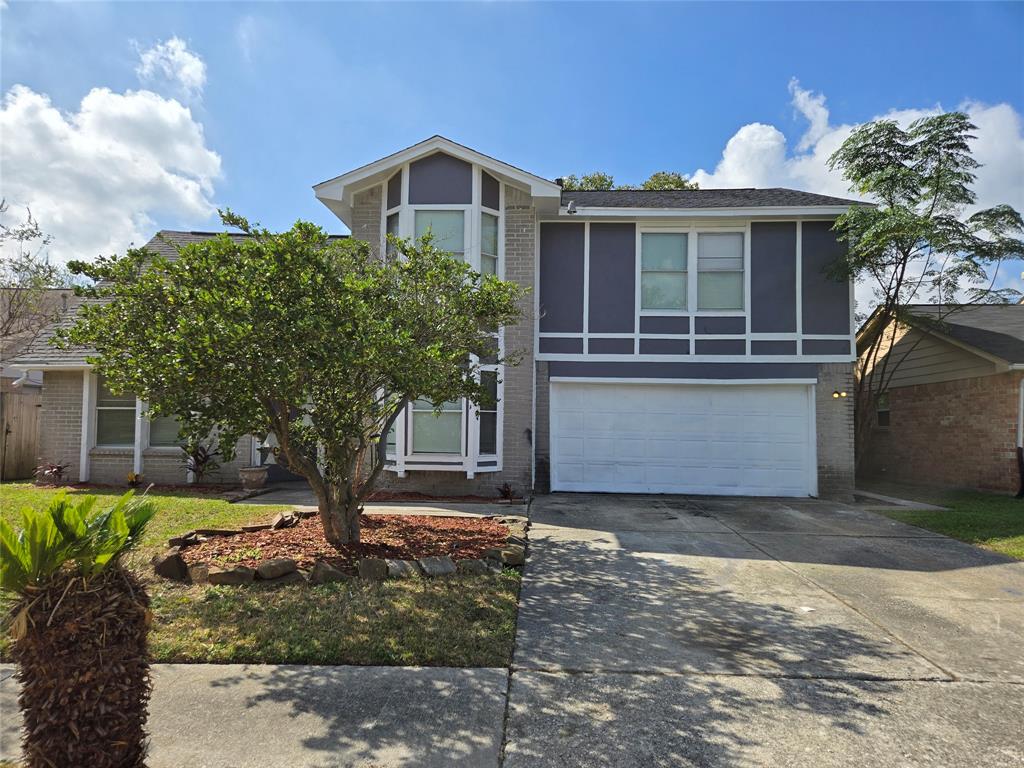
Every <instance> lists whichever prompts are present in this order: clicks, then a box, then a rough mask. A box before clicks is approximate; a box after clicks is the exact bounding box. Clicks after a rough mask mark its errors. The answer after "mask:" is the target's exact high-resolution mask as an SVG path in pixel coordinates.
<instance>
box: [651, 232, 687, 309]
mask: <svg viewBox="0 0 1024 768" xmlns="http://www.w3.org/2000/svg"><path fill="white" fill-rule="evenodd" d="M686 260H687V235H686V233H683V232H644V233H643V234H641V236H640V308H641V309H667V310H682V309H686Z"/></svg>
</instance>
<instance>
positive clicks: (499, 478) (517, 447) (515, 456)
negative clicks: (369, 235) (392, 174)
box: [353, 185, 536, 496]
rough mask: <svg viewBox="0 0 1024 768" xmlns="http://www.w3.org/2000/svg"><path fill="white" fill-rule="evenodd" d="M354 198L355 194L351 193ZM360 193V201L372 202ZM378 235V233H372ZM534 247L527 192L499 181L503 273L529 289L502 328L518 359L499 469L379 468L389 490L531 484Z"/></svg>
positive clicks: (489, 491) (482, 489)
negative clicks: (472, 472) (471, 472)
mask: <svg viewBox="0 0 1024 768" xmlns="http://www.w3.org/2000/svg"><path fill="white" fill-rule="evenodd" d="M357 201H358V197H357ZM373 204H374V202H373V198H369V197H368V198H366V199H365V200H364V201H363V202H362V203H361V205H364V206H366V207H367V208H368V207H369V206H370V205H373ZM380 205H381V200H380V196H379V194H378V195H377V197H376V206H377V209H376V215H377V221H378V224H377V232H378V233H379V230H380V224H379V221H380ZM371 218H372V216H371V213H370V211H369V210H365V211H364V210H363V209H362V208H357V209H355V210H354V212H353V220H354V221H355V222H359V221H367V222H369V220H370V219H371ZM378 236H379V234H378ZM535 250H536V212H535V211H534V209H533V205H532V201H531V198H530V196H529V194H527V193H525V192H521V191H520V190H517V189H515V188H513V187H510V186H508V185H506V186H505V254H504V256H505V275H504V277H505V279H506V280H511V281H513V282H515V283H517V284H518V285H521V286H523V287H524V288H526V289H527V290H528V291H529V292H528V293H527V294H526V296H525V297H524V298H523V299H522V301H521V302H520V308H521V309H522V313H523V315H522V320H521V321H520V322H519V323H517V324H516V325H514V326H512V327H509V328H506V329H505V351H506V354H509V353H513V352H516V353H519V354H520V356H521V357H520V360H521V362H520V363H519V365H517V366H509V367H507V368H506V369H505V370H504V373H503V374H502V377H503V380H504V384H505V388H504V421H503V429H504V434H503V442H502V470H501V471H500V472H481V473H477V474H476V476H475V477H474V478H473V479H472V480H470V479H468V478H467V477H466V474H465V472H462V471H456V472H438V471H424V470H409V471H408V472H407V474H406V477H404V478H399V477H398V476H397V475H395V473H393V472H389V471H385V472H384V473H383V475H382V477H381V481H380V487H381V488H389V489H394V490H405V491H421V492H423V493H432V494H438V495H446V494H452V495H467V494H474V495H480V496H496V495H497V493H498V488H499V487H500V486H501V485H503V484H504V483H509V484H510V485H511V486H512V488H513V489H514V490H515V492H516V493H518V494H522V495H527V494H529V493H530V490H531V486H532V468H531V454H532V452H533V330H534V323H535V318H534V311H533V280H534V253H535Z"/></svg>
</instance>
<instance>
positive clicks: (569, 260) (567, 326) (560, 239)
mask: <svg viewBox="0 0 1024 768" xmlns="http://www.w3.org/2000/svg"><path fill="white" fill-rule="evenodd" d="M539 280H540V285H539V286H538V293H539V301H540V322H539V325H540V330H541V332H544V333H548V332H552V331H554V332H558V331H561V332H564V333H581V332H582V331H583V224H582V223H580V224H577V223H572V224H541V225H540V275H539Z"/></svg>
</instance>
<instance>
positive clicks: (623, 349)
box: [587, 337, 633, 355]
mask: <svg viewBox="0 0 1024 768" xmlns="http://www.w3.org/2000/svg"><path fill="white" fill-rule="evenodd" d="M587 352H588V353H589V354H591V355H632V354H633V340H632V339H595V338H594V337H591V338H590V339H589V340H588V341H587Z"/></svg>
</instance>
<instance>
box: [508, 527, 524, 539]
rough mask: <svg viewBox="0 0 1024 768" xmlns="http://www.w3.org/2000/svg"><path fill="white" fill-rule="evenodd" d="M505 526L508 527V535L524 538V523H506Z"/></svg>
mask: <svg viewBox="0 0 1024 768" xmlns="http://www.w3.org/2000/svg"><path fill="white" fill-rule="evenodd" d="M505 527H506V528H508V535H509V536H518V537H519V538H521V539H525V538H526V526H525V525H508V526H505Z"/></svg>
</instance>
